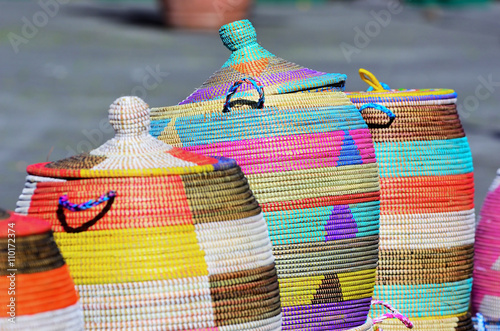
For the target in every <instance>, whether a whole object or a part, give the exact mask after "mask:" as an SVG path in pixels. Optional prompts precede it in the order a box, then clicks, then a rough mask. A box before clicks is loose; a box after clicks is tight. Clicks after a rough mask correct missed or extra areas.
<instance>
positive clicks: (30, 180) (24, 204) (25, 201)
mask: <svg viewBox="0 0 500 331" xmlns="http://www.w3.org/2000/svg"><path fill="white" fill-rule="evenodd" d="M65 181H66V180H64V179H57V178H50V177H40V176H32V175H28V176H26V182H25V183H24V188H23V192H22V193H21V195H20V196H19V200H18V201H17V204H16V209H15V212H16V213H18V214H21V215H27V214H28V210H29V209H30V205H31V198H32V197H33V194H34V193H35V190H36V186H37V183H42V182H65Z"/></svg>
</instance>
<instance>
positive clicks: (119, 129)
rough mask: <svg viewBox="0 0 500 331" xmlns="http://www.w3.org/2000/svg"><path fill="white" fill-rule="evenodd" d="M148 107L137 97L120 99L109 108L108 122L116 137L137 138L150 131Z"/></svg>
mask: <svg viewBox="0 0 500 331" xmlns="http://www.w3.org/2000/svg"><path fill="white" fill-rule="evenodd" d="M150 112H151V110H150V109H149V106H148V104H147V103H145V102H144V101H143V100H142V99H140V98H138V97H129V96H126V97H121V98H118V99H116V100H115V102H113V104H112V105H111V106H110V107H109V122H110V123H111V125H112V126H113V129H115V132H116V135H117V136H139V135H143V134H145V133H148V132H149V129H150V124H151V120H150V116H149V115H150Z"/></svg>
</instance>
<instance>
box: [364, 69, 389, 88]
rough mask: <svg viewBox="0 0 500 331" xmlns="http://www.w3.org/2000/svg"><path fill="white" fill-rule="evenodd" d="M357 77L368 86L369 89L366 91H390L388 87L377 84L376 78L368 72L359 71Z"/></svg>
mask: <svg viewBox="0 0 500 331" xmlns="http://www.w3.org/2000/svg"><path fill="white" fill-rule="evenodd" d="M359 77H361V80H362V81H363V82H365V83H366V84H368V85H370V88H368V91H384V90H390V89H391V88H390V87H389V85H387V84H385V83H381V82H379V80H378V79H377V77H375V75H374V74H372V73H371V72H369V71H368V70H366V69H363V68H360V69H359Z"/></svg>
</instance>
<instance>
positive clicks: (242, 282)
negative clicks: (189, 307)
mask: <svg viewBox="0 0 500 331" xmlns="http://www.w3.org/2000/svg"><path fill="white" fill-rule="evenodd" d="M209 281H210V295H211V297H212V302H213V303H212V305H213V309H214V314H215V322H216V325H217V326H221V325H232V324H238V323H246V322H250V321H255V320H261V319H263V317H262V316H263V315H264V316H268V317H272V316H276V315H278V314H279V313H280V312H281V308H280V301H279V285H278V276H277V275H276V269H274V265H269V266H265V267H260V268H256V269H251V270H244V271H239V272H234V273H226V274H221V275H212V276H209Z"/></svg>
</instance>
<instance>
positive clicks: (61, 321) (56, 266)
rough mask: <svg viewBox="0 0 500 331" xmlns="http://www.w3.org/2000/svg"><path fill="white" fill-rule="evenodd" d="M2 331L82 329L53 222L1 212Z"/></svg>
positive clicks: (79, 306) (76, 330)
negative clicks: (54, 233) (51, 224)
mask: <svg viewBox="0 0 500 331" xmlns="http://www.w3.org/2000/svg"><path fill="white" fill-rule="evenodd" d="M0 242H1V247H2V249H1V250H0V260H1V265H2V268H1V269H0V283H1V286H0V287H1V289H2V291H0V307H1V308H0V330H19V331H26V330H39V331H78V330H83V313H82V307H81V304H80V302H79V298H78V295H77V293H76V291H75V285H74V283H73V280H72V279H71V277H70V275H69V271H68V266H67V265H66V264H65V263H64V259H63V257H62V255H61V253H60V252H59V249H58V247H57V245H56V243H55V242H54V236H53V235H52V231H51V229H50V224H48V223H46V222H44V221H42V220H38V219H35V218H31V217H25V216H21V215H17V214H14V213H11V212H7V211H4V210H2V209H0Z"/></svg>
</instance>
